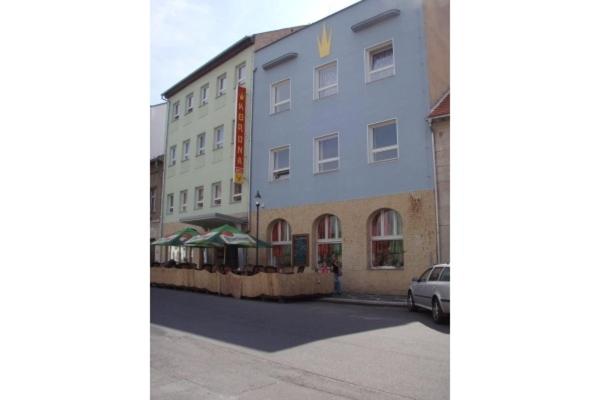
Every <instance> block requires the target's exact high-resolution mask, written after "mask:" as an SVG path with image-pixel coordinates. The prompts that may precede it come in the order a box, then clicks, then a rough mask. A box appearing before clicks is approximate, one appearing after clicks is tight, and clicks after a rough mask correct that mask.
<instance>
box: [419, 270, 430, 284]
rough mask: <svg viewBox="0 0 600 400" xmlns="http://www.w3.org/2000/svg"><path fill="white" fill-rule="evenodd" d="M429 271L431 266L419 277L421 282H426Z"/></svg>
mask: <svg viewBox="0 0 600 400" xmlns="http://www.w3.org/2000/svg"><path fill="white" fill-rule="evenodd" d="M429 272H431V268H427V269H426V270H425V272H423V273H422V274H421V276H420V277H419V279H418V281H419V282H425V281H426V280H427V275H429Z"/></svg>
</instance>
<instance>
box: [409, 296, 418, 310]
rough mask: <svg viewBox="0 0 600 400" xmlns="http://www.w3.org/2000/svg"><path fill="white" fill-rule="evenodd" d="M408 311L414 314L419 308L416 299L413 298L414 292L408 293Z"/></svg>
mask: <svg viewBox="0 0 600 400" xmlns="http://www.w3.org/2000/svg"><path fill="white" fill-rule="evenodd" d="M407 303H408V311H410V312H413V311H417V306H416V305H415V299H414V298H413V294H412V292H408V300H407Z"/></svg>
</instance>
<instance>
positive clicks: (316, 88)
mask: <svg viewBox="0 0 600 400" xmlns="http://www.w3.org/2000/svg"><path fill="white" fill-rule="evenodd" d="M334 63H335V84H332V85H329V86H325V87H322V88H320V87H319V71H320V70H322V69H325V68H327V67H329V66H330V65H331V64H334ZM339 72H340V71H339V67H338V60H337V58H336V59H335V60H332V61H329V62H327V63H325V64H321V65H317V66H316V67H315V70H314V74H313V100H320V99H325V98H327V97H330V96H335V95H336V94H338V93H339V83H340V75H339ZM334 87H335V93H331V94H328V95H327V96H323V97H320V96H319V93H320V92H322V91H324V90H327V89H331V88H334ZM290 94H291V91H290Z"/></svg>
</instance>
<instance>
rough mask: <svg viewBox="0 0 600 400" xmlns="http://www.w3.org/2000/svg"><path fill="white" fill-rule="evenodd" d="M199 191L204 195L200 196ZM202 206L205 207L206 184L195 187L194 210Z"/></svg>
mask: <svg viewBox="0 0 600 400" xmlns="http://www.w3.org/2000/svg"><path fill="white" fill-rule="evenodd" d="M198 193H201V194H202V196H198ZM202 207H204V185H200V186H196V187H195V188H194V210H199V209H201V208H202Z"/></svg>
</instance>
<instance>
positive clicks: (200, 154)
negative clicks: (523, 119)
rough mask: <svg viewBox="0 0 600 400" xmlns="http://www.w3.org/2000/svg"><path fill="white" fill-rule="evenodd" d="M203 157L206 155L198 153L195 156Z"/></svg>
mask: <svg viewBox="0 0 600 400" xmlns="http://www.w3.org/2000/svg"><path fill="white" fill-rule="evenodd" d="M204 155H206V153H199V154H196V157H201V156H204Z"/></svg>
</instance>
